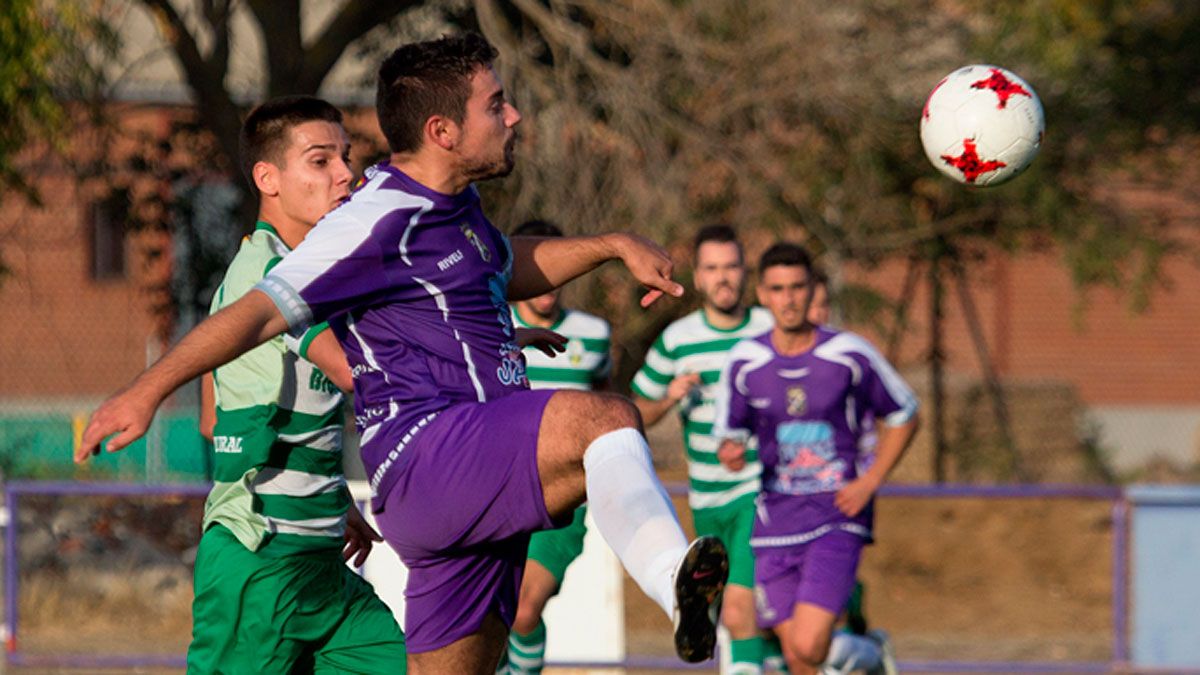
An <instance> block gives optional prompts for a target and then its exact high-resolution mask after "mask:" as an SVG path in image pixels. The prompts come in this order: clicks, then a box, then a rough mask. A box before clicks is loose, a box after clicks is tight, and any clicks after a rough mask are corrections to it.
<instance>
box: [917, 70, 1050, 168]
mask: <svg viewBox="0 0 1200 675" xmlns="http://www.w3.org/2000/svg"><path fill="white" fill-rule="evenodd" d="M1045 126H1046V125H1045V121H1044V119H1043V114H1042V102H1041V101H1039V100H1038V97H1037V93H1035V92H1034V91H1033V87H1031V86H1029V83H1028V82H1026V81H1025V80H1022V79H1021V78H1020V77H1017V76H1016V75H1014V74H1013V73H1012V72H1010V71H1007V70H1005V69H1003V68H998V67H996V66H987V65H973V66H964V67H962V68H959V69H958V70H956V71H954V72H953V73H950V74H949V75H947V76H946V77H944V78H942V81H941V82H938V83H937V86H935V87H934V88H933V91H931V92H930V93H929V99H928V100H926V101H925V108H924V110H922V112H921V145H922V146H924V148H925V156H926V157H928V158H929V161H930V162H932V163H933V165H934V166H935V167H937V169H938V170H939V171H941V172H942V173H944V174H946V175H947V176H949V177H951V178H953V179H954V180H956V181H958V182H959V183H964V184H966V185H975V186H981V187H982V186H992V185H999V184H1000V183H1003V182H1005V181H1008V180H1010V179H1012V178H1013V177H1015V176H1016V175H1017V174H1019V173H1021V172H1022V171H1024V170H1025V168H1026V167H1028V166H1029V164H1030V163H1031V162H1032V161H1033V158H1034V157H1037V154H1038V149H1039V148H1040V147H1041V145H1042V133H1043V132H1044V131H1045Z"/></svg>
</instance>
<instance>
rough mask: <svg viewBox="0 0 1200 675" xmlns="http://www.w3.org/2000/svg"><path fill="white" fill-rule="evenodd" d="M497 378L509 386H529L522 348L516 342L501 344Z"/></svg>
mask: <svg viewBox="0 0 1200 675" xmlns="http://www.w3.org/2000/svg"><path fill="white" fill-rule="evenodd" d="M496 378H497V379H499V380H500V383H501V384H504V385H507V386H510V387H512V386H528V384H529V379H528V378H527V377H526V376H525V359H524V358H522V356H521V348H520V347H518V346H517V343H516V342H506V343H504V344H503V345H501V346H500V367H499V368H496Z"/></svg>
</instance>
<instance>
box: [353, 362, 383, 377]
mask: <svg viewBox="0 0 1200 675" xmlns="http://www.w3.org/2000/svg"><path fill="white" fill-rule="evenodd" d="M377 372H379V369H378V368H376V367H375V366H372V365H371V364H369V363H360V364H358V365H357V366H354V367H353V368H351V369H350V377H353V378H357V377H358V376H359V375H362V374H363V373H377Z"/></svg>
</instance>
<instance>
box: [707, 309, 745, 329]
mask: <svg viewBox="0 0 1200 675" xmlns="http://www.w3.org/2000/svg"><path fill="white" fill-rule="evenodd" d="M701 311H703V312H704V320H705V321H707V322H708V325H710V326H712V327H713V328H716V329H717V330H732V329H734V328H737V327H738V326H740V325H742V322H743V321H745V320H746V308H745V307H744V306H742V305H738V306H737V307H734V308H733V309H731V310H729V311H727V312H726V311H723V310H720V309H718V308H716V307H713V306H712V305H708V304H705V305H704V307H703V308H702V309H701Z"/></svg>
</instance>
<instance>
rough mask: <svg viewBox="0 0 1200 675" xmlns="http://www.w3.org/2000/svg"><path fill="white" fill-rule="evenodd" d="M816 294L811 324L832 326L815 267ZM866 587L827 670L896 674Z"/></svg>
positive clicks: (863, 434)
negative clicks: (870, 613) (868, 606)
mask: <svg viewBox="0 0 1200 675" xmlns="http://www.w3.org/2000/svg"><path fill="white" fill-rule="evenodd" d="M812 286H813V295H812V302H811V303H810V304H809V306H808V321H809V323H811V324H813V325H814V326H828V324H829V322H830V318H831V317H832V314H833V296H832V293H831V292H830V288H829V277H828V275H826V274H825V273H824V272H823V271H822V270H821V269H819V268H816V267H814V268H813V283H812ZM874 428H875V421H874V419H873V418H871V417H869V416H867V417H864V419H863V420H862V423H861V425H860V427H859V442H858V451H859V457H858V472H859V473H863V472H865V471H866V470H867V469H868V468H870V462H871V461H873V460H874V459H875V431H874ZM865 594H866V588H865V586H864V585H863V583H862V582H861V581H858V582H856V583H855V584H854V590H853V592H851V594H850V600H849V601H848V602H847V603H846V611H845V612H844V617H845V621H844V622H842V625H841V626H839V627H838V629H837V630H836V631H834V634H833V640H832V642H831V643H830V645H829V656H828V657H827V658H826V660H825V669H826V670H827V671H831V672H836V673H852V672H855V671H863V672H866V673H867V674H868V675H893V674H894V673H896V672H898V671H897V669H896V657H895V655H894V653H893V650H892V644H891V641H890V640H889V639H888V635H887V633H885V632H884V631H882V630H879V629H873V628H870V625H869V623H868V622H867V617H866V612H865V609H864V605H865V599H864V596H865Z"/></svg>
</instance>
